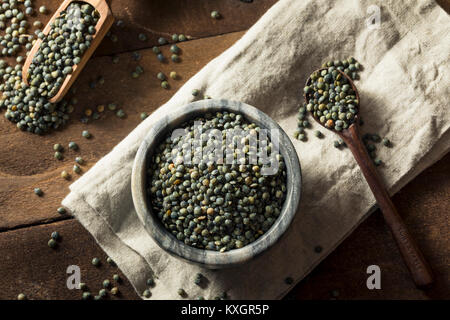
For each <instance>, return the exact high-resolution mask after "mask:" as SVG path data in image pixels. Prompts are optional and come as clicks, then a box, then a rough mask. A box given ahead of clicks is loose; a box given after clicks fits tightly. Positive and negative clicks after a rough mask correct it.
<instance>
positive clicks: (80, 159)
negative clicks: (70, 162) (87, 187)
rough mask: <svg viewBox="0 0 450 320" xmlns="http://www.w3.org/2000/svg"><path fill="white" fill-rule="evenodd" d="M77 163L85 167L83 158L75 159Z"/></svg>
mask: <svg viewBox="0 0 450 320" xmlns="http://www.w3.org/2000/svg"><path fill="white" fill-rule="evenodd" d="M75 162H76V163H78V164H80V165H83V164H84V160H83V158H82V157H76V158H75Z"/></svg>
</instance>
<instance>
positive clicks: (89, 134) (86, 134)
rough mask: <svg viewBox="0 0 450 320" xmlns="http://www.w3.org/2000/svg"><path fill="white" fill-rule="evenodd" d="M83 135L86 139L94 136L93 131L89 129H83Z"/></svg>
mask: <svg viewBox="0 0 450 320" xmlns="http://www.w3.org/2000/svg"><path fill="white" fill-rule="evenodd" d="M81 135H82V136H83V137H84V138H86V139H90V138H91V137H92V135H91V133H90V132H89V131H88V130H83V132H82V133H81Z"/></svg>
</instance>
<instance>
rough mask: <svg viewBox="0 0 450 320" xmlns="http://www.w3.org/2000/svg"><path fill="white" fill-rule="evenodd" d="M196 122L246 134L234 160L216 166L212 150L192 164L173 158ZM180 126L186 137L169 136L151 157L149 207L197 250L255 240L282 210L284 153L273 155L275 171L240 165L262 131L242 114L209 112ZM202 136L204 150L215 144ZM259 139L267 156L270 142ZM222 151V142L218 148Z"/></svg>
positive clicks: (221, 248) (220, 248)
mask: <svg viewBox="0 0 450 320" xmlns="http://www.w3.org/2000/svg"><path fill="white" fill-rule="evenodd" d="M194 121H201V122H202V126H203V128H208V129H217V130H219V132H222V135H225V136H226V133H227V130H228V129H241V130H243V132H245V134H244V135H243V136H242V139H243V140H242V141H244V142H245V143H246V145H245V146H244V147H243V148H242V149H239V150H236V152H235V153H234V154H233V156H234V158H235V161H236V163H235V164H216V163H215V162H214V161H211V158H210V156H211V154H210V153H206V154H205V153H203V154H202V153H201V152H199V153H198V154H202V155H200V156H199V155H197V156H195V154H194V159H193V160H196V161H194V162H193V163H192V164H183V163H180V162H179V158H180V157H181V156H178V157H175V156H172V151H173V149H174V148H175V147H176V146H177V144H178V143H181V142H184V143H189V142H190V141H191V134H192V133H193V132H194ZM182 127H184V128H185V131H186V133H187V135H186V136H185V137H180V138H179V139H176V140H175V141H171V140H170V138H167V139H166V140H165V141H164V143H162V144H161V145H160V147H159V149H158V150H160V152H158V153H156V154H155V155H153V157H152V162H151V163H152V164H151V169H150V171H149V175H150V177H149V180H148V181H149V183H150V184H149V187H148V190H149V196H150V199H151V202H152V207H153V211H154V212H155V213H157V215H158V217H159V219H161V221H162V223H163V225H164V226H165V228H166V229H167V230H168V231H169V232H171V233H172V234H173V236H174V237H176V238H177V239H178V240H180V241H183V242H184V243H185V244H187V245H190V246H194V247H197V248H200V249H207V250H215V251H220V252H224V251H227V250H231V249H235V248H242V247H243V246H245V245H247V244H249V243H251V242H253V241H255V240H256V239H258V238H259V237H260V236H261V235H262V234H264V232H266V231H267V230H268V229H269V228H270V227H271V226H272V224H273V223H274V222H275V220H276V219H277V217H278V216H279V214H280V213H281V208H282V204H283V202H284V198H285V194H286V171H285V164H284V160H283V158H282V156H281V155H279V154H277V155H276V157H277V159H278V164H279V166H278V171H277V172H276V174H274V175H267V176H262V175H261V170H260V169H261V164H260V163H258V164H257V165H251V164H238V163H237V161H241V160H244V159H245V158H246V157H248V156H250V155H251V154H255V152H256V150H255V149H256V147H255V146H249V145H248V140H249V137H250V136H251V135H254V136H255V137H256V136H257V132H258V131H259V130H260V128H259V127H258V126H257V125H256V124H254V123H249V122H247V121H246V120H245V119H244V117H243V116H242V115H240V114H234V113H229V112H218V113H215V114H214V115H213V114H207V115H205V118H197V119H193V120H191V121H189V122H187V123H186V124H185V125H183V126H182ZM222 130H223V131H222ZM205 131H206V130H205ZM236 138H238V137H236ZM202 139H204V140H205V146H204V148H211V147H212V146H213V145H214V143H215V142H214V139H208V136H207V135H206V134H205V136H203V137H202ZM238 139H239V138H238ZM225 140H226V139H225ZM208 141H209V142H208ZM261 143H262V145H263V146H265V147H264V148H265V149H266V151H267V153H269V154H270V150H271V149H270V148H271V146H272V145H271V143H270V141H269V140H263V141H261ZM225 149H226V145H225V143H224V144H223V145H222V151H224V150H225ZM238 153H239V154H240V156H238ZM202 157H203V158H202ZM181 158H182V157H181ZM200 160H202V161H200Z"/></svg>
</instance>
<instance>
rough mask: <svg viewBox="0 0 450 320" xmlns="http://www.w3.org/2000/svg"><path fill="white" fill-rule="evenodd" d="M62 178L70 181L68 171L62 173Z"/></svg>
mask: <svg viewBox="0 0 450 320" xmlns="http://www.w3.org/2000/svg"><path fill="white" fill-rule="evenodd" d="M61 178H63V179H66V180H70V174H69V173H68V172H67V171H66V170H63V171H62V172H61Z"/></svg>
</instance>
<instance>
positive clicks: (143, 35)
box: [138, 33, 147, 41]
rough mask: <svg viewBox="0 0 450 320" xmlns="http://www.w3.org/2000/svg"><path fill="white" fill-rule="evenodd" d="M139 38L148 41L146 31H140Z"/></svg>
mask: <svg viewBox="0 0 450 320" xmlns="http://www.w3.org/2000/svg"><path fill="white" fill-rule="evenodd" d="M138 39H139V40H140V41H147V36H146V35H145V34H144V33H139V35H138Z"/></svg>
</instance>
